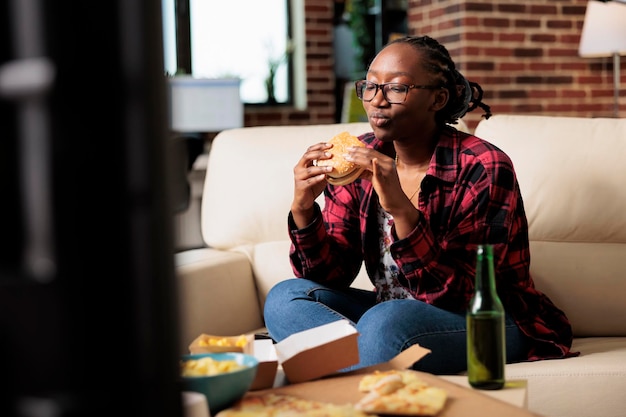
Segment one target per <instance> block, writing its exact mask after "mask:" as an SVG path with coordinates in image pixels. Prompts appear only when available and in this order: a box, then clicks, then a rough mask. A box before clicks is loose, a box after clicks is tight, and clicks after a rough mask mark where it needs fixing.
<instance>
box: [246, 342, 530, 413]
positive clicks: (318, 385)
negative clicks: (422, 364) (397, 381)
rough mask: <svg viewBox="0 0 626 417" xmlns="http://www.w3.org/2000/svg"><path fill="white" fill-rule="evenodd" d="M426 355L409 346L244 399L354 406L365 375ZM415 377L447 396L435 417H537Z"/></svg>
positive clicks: (435, 379) (485, 395)
mask: <svg viewBox="0 0 626 417" xmlns="http://www.w3.org/2000/svg"><path fill="white" fill-rule="evenodd" d="M428 353H430V350H428V349H425V348H423V347H421V346H419V345H413V346H411V347H410V348H408V349H406V350H405V351H403V352H402V353H400V354H399V355H398V356H396V357H395V358H393V359H392V360H391V361H389V362H385V363H382V364H378V365H374V366H370V367H367V368H361V369H358V370H355V371H351V372H336V373H333V374H331V375H327V376H325V377H322V378H318V379H316V380H311V381H305V382H300V383H290V384H288V385H285V386H280V387H276V388H271V389H266V390H259V391H254V392H248V393H247V394H246V396H251V395H262V394H264V393H269V392H271V393H276V394H288V395H293V396H296V397H299V398H303V399H307V400H313V401H322V402H328V403H333V404H338V405H344V404H355V403H357V402H358V401H359V400H360V399H361V398H363V397H364V396H365V395H366V394H365V393H362V392H360V391H359V389H358V386H359V382H360V380H361V378H363V376H364V375H365V374H368V373H372V372H374V371H376V370H380V371H385V370H389V369H408V368H409V367H410V366H411V365H412V364H413V363H414V362H416V361H418V360H419V359H421V358H422V357H424V356H425V355H427V354H428ZM419 374H420V377H421V378H422V379H423V380H424V381H425V382H427V383H428V384H430V385H432V386H435V387H439V388H442V389H444V390H445V391H446V393H447V399H446V404H445V406H444V408H443V409H442V410H441V412H439V413H438V414H437V416H436V417H502V416H507V417H540V415H539V414H536V413H533V412H531V411H529V410H527V409H525V408H521V407H518V406H516V405H513V404H511V403H509V402H505V401H503V400H502V399H499V398H495V397H493V396H491V395H488V393H487V392H485V391H481V390H477V389H473V388H468V387H465V386H462V385H460V384H457V383H454V382H451V381H448V380H446V379H444V378H441V377H438V376H436V375H432V374H429V373H426V372H419ZM505 389H506V388H505Z"/></svg>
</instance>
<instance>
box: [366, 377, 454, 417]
mask: <svg viewBox="0 0 626 417" xmlns="http://www.w3.org/2000/svg"><path fill="white" fill-rule="evenodd" d="M359 389H360V390H361V391H364V392H367V393H368V394H367V395H366V396H365V397H363V398H362V399H361V400H360V401H359V402H358V403H356V404H355V406H354V407H355V408H356V409H357V410H361V411H364V412H366V413H380V414H397V415H415V416H435V415H437V414H438V413H439V412H440V411H441V410H442V409H443V407H444V405H445V402H446V399H447V394H446V391H445V390H443V389H441V388H437V387H433V386H430V385H429V384H427V383H426V382H424V381H423V380H421V379H420V378H419V374H418V373H417V372H415V371H411V370H402V371H398V370H393V371H386V372H375V373H374V374H368V375H366V376H364V377H363V378H362V379H361V381H360V384H359Z"/></svg>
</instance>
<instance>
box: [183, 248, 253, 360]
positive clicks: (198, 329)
mask: <svg viewBox="0 0 626 417" xmlns="http://www.w3.org/2000/svg"><path fill="white" fill-rule="evenodd" d="M175 262H176V276H177V282H178V285H177V287H178V300H179V301H178V304H179V340H180V344H181V346H180V351H181V353H189V349H188V346H189V344H190V343H191V342H192V341H193V339H195V338H196V337H197V336H198V335H200V334H201V333H207V334H214V335H222V336H235V335H239V334H243V333H247V332H251V331H255V330H256V329H258V328H261V327H262V326H263V321H262V314H261V310H260V307H259V304H258V298H257V291H256V285H255V282H254V277H253V275H252V268H251V265H250V261H249V260H248V258H247V257H246V255H244V254H242V253H236V252H229V251H222V250H217V249H211V248H201V249H193V250H188V251H184V252H180V253H177V254H176V256H175Z"/></svg>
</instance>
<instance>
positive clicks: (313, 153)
mask: <svg viewBox="0 0 626 417" xmlns="http://www.w3.org/2000/svg"><path fill="white" fill-rule="evenodd" d="M331 147H332V145H331V144H328V143H326V142H321V143H318V144H315V145H312V146H309V148H308V149H307V150H306V152H305V153H304V155H302V158H300V160H299V161H298V163H297V164H296V166H295V167H294V169H293V177H294V192H293V202H292V203H291V214H292V216H293V219H294V221H295V223H296V225H297V226H298V228H300V229H302V228H304V227H306V226H307V225H308V224H310V223H311V221H312V220H313V213H314V211H313V204H314V203H315V199H316V198H317V197H318V196H319V195H320V194H321V193H322V191H324V188H326V174H327V173H328V172H330V171H332V167H329V166H326V167H318V166H317V165H315V161H317V160H320V159H329V158H330V157H331V156H332V154H331V153H330V152H327V150H328V149H330V148H331Z"/></svg>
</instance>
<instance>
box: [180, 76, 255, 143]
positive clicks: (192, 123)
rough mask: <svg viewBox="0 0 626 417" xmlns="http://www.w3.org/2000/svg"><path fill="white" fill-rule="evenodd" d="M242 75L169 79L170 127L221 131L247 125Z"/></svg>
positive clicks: (188, 131) (183, 130)
mask: <svg viewBox="0 0 626 417" xmlns="http://www.w3.org/2000/svg"><path fill="white" fill-rule="evenodd" d="M240 82H241V81H240V80H239V79H238V78H194V77H191V76H176V77H171V78H170V79H169V110H170V127H171V129H172V130H173V131H175V132H183V133H185V132H187V133H203V132H219V131H221V130H224V129H231V128H235V127H241V126H243V103H242V101H241V98H240V95H239V85H240Z"/></svg>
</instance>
